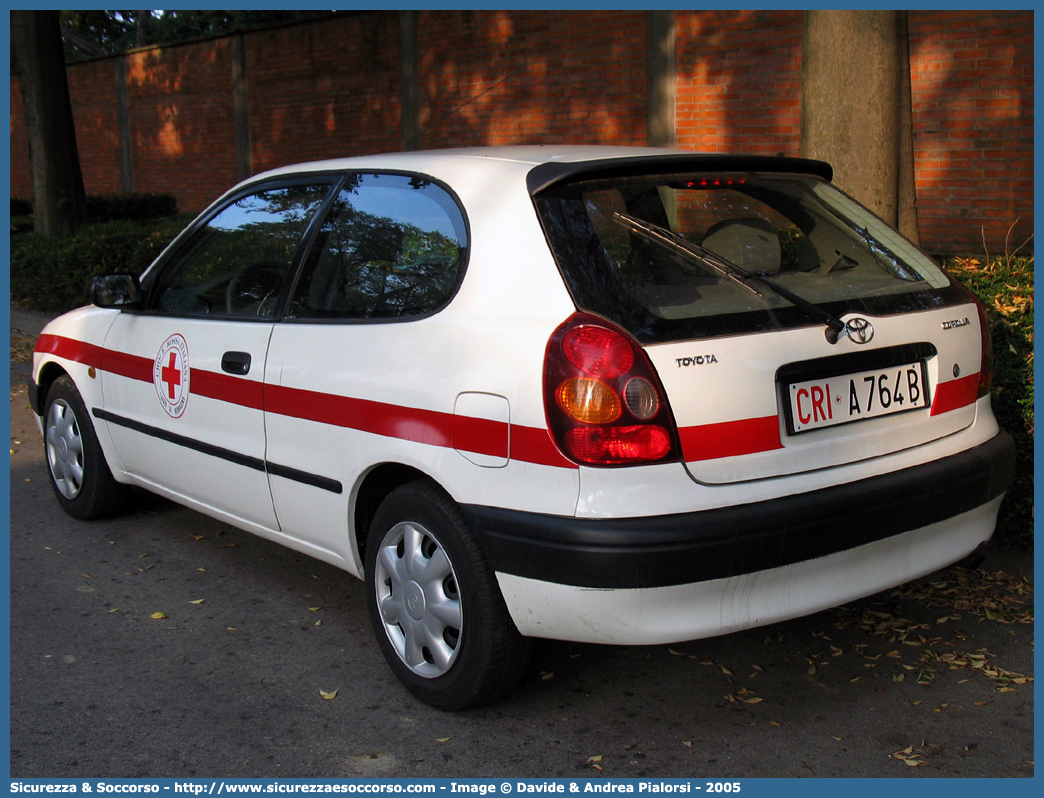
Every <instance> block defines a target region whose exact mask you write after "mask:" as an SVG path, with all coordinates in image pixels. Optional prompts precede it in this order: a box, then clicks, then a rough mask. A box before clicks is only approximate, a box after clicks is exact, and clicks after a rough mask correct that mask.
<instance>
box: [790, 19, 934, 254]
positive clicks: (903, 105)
mask: <svg viewBox="0 0 1044 798" xmlns="http://www.w3.org/2000/svg"><path fill="white" fill-rule="evenodd" d="M801 154H802V155H804V156H806V157H809V158H819V159H822V160H825V161H829V162H830V163H832V164H833V166H834V182H835V183H836V184H837V185H838V186H839V187H840V188H842V189H844V190H845V191H847V192H848V193H849V194H851V195H852V196H854V197H855V198H856V199H858V200H860V201H861V202H863V203H864V204H865V205H867V206H868V207H869V208H870V209H871V210H873V211H874V212H876V213H877V214H878V215H879V216H881V217H882V218H883V219H884V220H885V221H887V222H889V223H890V224H892V225H895V226H897V227H899V228H900V230H902V232H903V233H904V234H906V235H907V236H908V237H911V238H913V239H914V240H915V241H916V240H917V215H916V205H915V198H914V191H913V186H914V183H913V119H912V111H911V102H910V51H909V37H908V35H907V28H906V14H905V12H899V11H806V12H805V16H804V49H803V56H802V67H801Z"/></svg>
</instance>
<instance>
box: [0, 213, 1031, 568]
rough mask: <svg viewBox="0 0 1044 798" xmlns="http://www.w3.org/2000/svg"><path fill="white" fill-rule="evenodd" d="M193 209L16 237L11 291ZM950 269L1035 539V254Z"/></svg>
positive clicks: (149, 237) (48, 295)
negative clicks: (981, 311) (969, 304)
mask: <svg viewBox="0 0 1044 798" xmlns="http://www.w3.org/2000/svg"><path fill="white" fill-rule="evenodd" d="M188 221H189V217H188V216H184V215H183V216H180V217H170V218H165V219H160V220H154V221H151V222H135V221H128V220H120V221H110V222H105V223H102V224H94V225H88V226H85V227H84V228H83V229H81V230H80V231H79V232H78V233H77V234H76V235H74V236H72V237H71V238H69V239H64V240H63V239H53V238H44V237H42V236H38V235H37V234H35V233H18V234H14V235H12V237H11V298H12V301H13V302H16V303H17V304H19V305H22V306H24V307H28V308H32V309H36V310H42V311H48V312H53V313H59V312H63V311H66V310H70V309H72V308H74V307H78V306H80V305H82V304H85V303H86V301H87V286H88V284H89V283H90V280H91V278H92V277H93V276H94V275H96V274H105V273H113V272H124V273H129V274H138V273H140V272H141V271H143V270H144V269H145V267H146V266H148V265H149V263H151V262H152V260H153V259H154V258H155V257H156V256H157V255H158V254H159V253H160V251H161V250H162V249H163V247H165V246H166V245H167V244H168V243H169V242H170V241H171V240H172V239H173V238H174V236H175V235H177V234H178V233H179V232H180V231H181V229H182V228H183V227H184V226H185V225H186V224H187V223H188ZM946 266H947V268H948V269H949V270H950V272H951V273H952V274H953V275H954V276H955V277H956V278H957V279H958V280H960V281H961V282H962V283H963V284H965V285H966V286H968V287H969V288H970V289H971V290H972V291H973V292H974V293H975V294H976V295H977V296H979V297H980V298H981V299H982V301H983V304H984V305H985V306H986V314H987V319H988V321H989V325H990V330H991V333H992V338H993V350H994V358H995V363H994V383H993V385H994V391H993V408H994V412H995V413H996V415H997V420H998V421H999V422H1000V425H1001V426H1002V427H1003V428H1004V429H1006V430H1008V431H1009V432H1010V433H1011V434H1012V435H1013V436H1014V437H1015V442H1016V445H1017V447H1018V464H1017V474H1016V479H1015V484H1014V486H1013V487H1012V489H1011V491H1010V492H1009V494H1008V498H1007V499H1006V501H1005V503H1004V506H1003V507H1002V509H1001V520H1000V523H999V525H998V531H997V537H998V539H999V540H1000V541H1001V542H1003V543H1006V544H1009V545H1015V546H1020V547H1026V548H1029V547H1032V545H1033V258H1032V257H1029V258H1010V257H1003V258H992V259H990V260H986V259H981V260H980V259H975V258H952V259H950V260H949V261H947V262H946Z"/></svg>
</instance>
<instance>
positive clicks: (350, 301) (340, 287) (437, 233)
mask: <svg viewBox="0 0 1044 798" xmlns="http://www.w3.org/2000/svg"><path fill="white" fill-rule="evenodd" d="M467 246H468V242H467V227H466V225H465V222H464V216H463V214H462V213H461V210H460V208H459V206H458V205H457V202H456V200H454V198H453V197H452V196H451V195H450V193H449V192H448V191H447V190H446V189H444V188H443V187H442V186H440V185H438V184H437V183H434V182H433V181H431V180H430V179H427V178H422V177H419V176H410V175H401V174H353V175H350V176H349V177H348V179H347V182H346V183H345V185H344V187H343V188H342V189H341V192H340V194H339V196H338V197H337V198H336V200H335V202H334V203H333V205H332V207H331V209H330V212H329V214H328V215H327V217H326V219H324V220H323V224H322V226H321V229H320V232H319V235H318V237H317V240H316V244H315V246H314V247H313V250H312V254H311V255H310V257H309V259H308V262H307V263H306V264H305V268H304V270H303V272H302V275H301V279H300V281H299V282H298V287H297V290H296V291H295V293H294V296H293V298H292V299H291V302H290V308H289V311H288V314H287V315H288V316H289V317H290V318H298V319H334V320H345V321H360V320H370V319H375V320H381V319H383V320H391V319H405V318H416V317H418V316H423V315H426V314H429V313H433V312H435V311H437V310H439V309H441V308H442V307H443V306H444V305H445V304H446V303H447V302H448V301H449V300H450V298H451V297H452V296H453V294H454V292H455V291H456V289H457V285H458V284H459V282H460V278H461V274H462V270H463V268H464V263H465V254H466V252H467Z"/></svg>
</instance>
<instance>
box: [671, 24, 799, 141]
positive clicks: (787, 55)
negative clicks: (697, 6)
mask: <svg viewBox="0 0 1044 798" xmlns="http://www.w3.org/2000/svg"><path fill="white" fill-rule="evenodd" d="M676 25H677V34H676V35H677V45H676V57H677V79H676V96H677V112H676V121H675V125H676V129H677V137H678V145H679V146H680V147H683V148H684V149H691V150H700V151H704V152H728V151H743V152H749V153H753V154H758V155H790V156H797V155H799V154H800V148H801V12H800V11H680V12H678V13H677V15H676Z"/></svg>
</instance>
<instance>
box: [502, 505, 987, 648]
mask: <svg viewBox="0 0 1044 798" xmlns="http://www.w3.org/2000/svg"><path fill="white" fill-rule="evenodd" d="M1000 503H1001V499H1000V498H999V497H998V498H996V499H994V500H993V501H991V502H988V503H987V504H984V505H982V506H981V507H978V508H976V509H974V510H971V511H969V512H967V513H962V514H961V515H958V516H956V517H954V518H949V519H947V520H945V521H941V522H939V523H937V524H932V525H930V526H928V527H924V528H922V529H916V530H913V531H910V532H904V533H902V534H899V535H893V536H891V537H887V538H884V539H882V540H876V541H873V542H872V543H867V544H865V545H863V546H859V547H857V548H854V549H848V550H846V551H840V552H837V553H835V554H830V555H827V556H825V557H819V558H817V559H815V560H805V561H804V562H799V563H795V564H794V565H785V566H782V567H779V568H770V569H768V570H765V571H758V572H756V573H750V574H744V575H742V576H732V577H727V578H723V579H712V580H710V581H706V582H694V583H691V584H685V585H672V586H668V587H652V588H633V589H628V590H606V589H593V588H585V587H573V586H570V585H561V584H555V583H553V582H541V581H538V580H534V579H526V578H525V577H518V576H511V575H510V574H498V575H497V577H498V581H499V583H500V590H501V593H502V594H503V595H504V600H505V602H506V603H507V606H508V609H509V611H510V613H511V618H512V620H513V621H514V622H515V625H516V626H517V627H518V630H519V631H520V632H521V633H522V634H524V635H526V636H529V637H545V638H552V639H557V640H571V641H576V642H584V643H609V644H614V645H659V644H664V643H677V642H681V641H683V640H697V639H700V638H704V637H713V636H715V635H722V634H730V633H732V632H738V631H740V630H742V629H748V628H751V627H754V626H764V625H766V624H770V623H776V622H779V621H785V620H789V619H791V618H798V617H801V616H802V615H809V614H811V613H814V612H819V611H820V610H825V609H828V608H830V607H836V606H839V605H841V604H844V603H846V602H848V601H853V600H855V599H858V598H862V597H864V596H869V595H873V594H874V593H877V592H879V591H881V590H886V589H888V588H890V587H893V586H895V585H898V584H902V583H904V582H909V581H911V580H913V579H918V578H920V577H922V576H926V575H928V574H931V573H933V572H934V571H937V570H939V569H940V568H944V567H946V566H947V565H950V564H951V563H954V562H956V561H958V560H960V559H962V558H963V557H964V556H966V555H967V554H969V553H971V552H973V551H974V550H975V549H976V547H977V546H979V545H980V544H981V543H983V542H984V541H985V540H987V539H988V538H989V537H990V534H991V533H992V531H993V527H994V524H995V523H996V520H997V510H998V508H999V507H1000Z"/></svg>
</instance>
